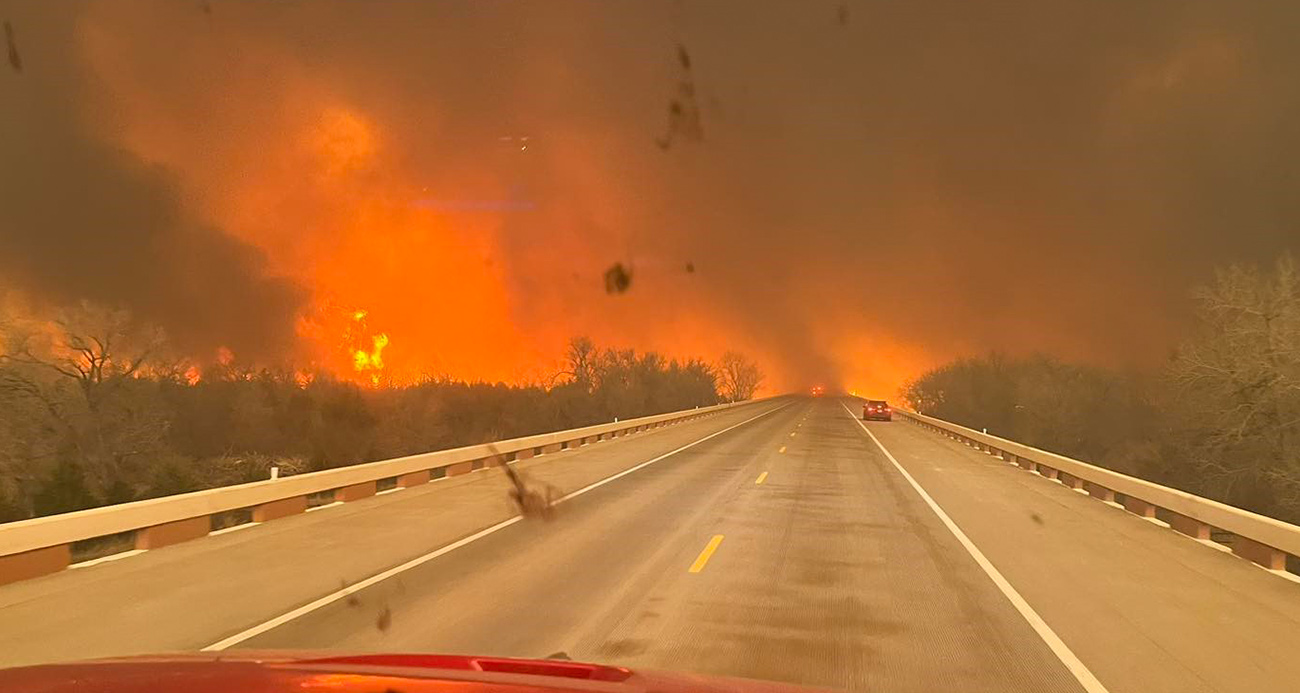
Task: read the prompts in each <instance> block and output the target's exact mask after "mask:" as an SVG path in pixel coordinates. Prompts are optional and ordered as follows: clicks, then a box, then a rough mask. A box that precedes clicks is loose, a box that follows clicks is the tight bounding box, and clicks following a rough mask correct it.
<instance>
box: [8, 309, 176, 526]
mask: <svg viewBox="0 0 1300 693" xmlns="http://www.w3.org/2000/svg"><path fill="white" fill-rule="evenodd" d="M3 328H4V329H3V335H2V336H3V340H4V341H3V344H4V346H3V348H2V353H0V367H3V369H4V378H3V383H2V384H0V388H3V390H4V393H5V394H4V397H5V398H6V399H14V398H21V399H23V400H24V401H26V402H28V403H29V405H30V406H33V407H36V408H38V409H39V410H40V411H41V412H42V414H43V415H44V417H45V419H46V421H48V426H49V427H50V428H51V429H54V431H55V432H56V436H55V442H54V443H53V445H54V446H55V451H54V452H55V454H56V456H57V459H56V460H54V464H55V465H56V466H58V465H62V468H63V469H65V470H71V471H67V472H66V474H67V475H68V478H69V479H71V478H73V477H77V478H80V479H82V480H83V481H84V482H85V485H86V487H87V492H89V493H90V494H92V495H93V496H95V497H97V498H99V499H101V500H108V499H117V500H123V499H126V498H124V497H129V496H130V495H131V494H132V493H136V492H139V491H140V490H141V485H142V484H143V481H142V479H143V477H144V476H145V475H147V470H146V467H147V466H148V465H149V463H151V462H152V461H153V460H154V458H156V456H157V455H159V454H160V453H161V452H162V451H164V450H165V448H166V444H165V440H164V438H165V435H166V431H167V418H166V415H165V412H164V411H163V409H162V406H161V404H160V402H158V400H157V391H156V383H155V382H153V381H150V380H148V379H146V378H143V377H142V376H144V375H146V374H147V373H148V369H149V367H150V366H151V364H153V363H155V362H157V360H158V359H159V358H160V357H161V356H162V354H163V349H164V340H163V335H162V332H161V331H160V330H158V329H157V328H155V327H152V326H150V325H147V324H144V323H141V322H138V321H136V320H134V319H133V318H132V317H131V316H130V314H129V313H127V312H126V311H123V310H118V309H113V308H106V307H103V306H98V305H95V304H92V303H88V302H82V303H78V304H76V305H74V306H71V307H68V308H65V309H63V310H61V311H59V313H58V315H57V317H56V318H55V319H54V320H52V321H48V322H43V321H37V320H23V319H19V318H16V317H15V316H6V319H5V320H4V321H3Z"/></svg>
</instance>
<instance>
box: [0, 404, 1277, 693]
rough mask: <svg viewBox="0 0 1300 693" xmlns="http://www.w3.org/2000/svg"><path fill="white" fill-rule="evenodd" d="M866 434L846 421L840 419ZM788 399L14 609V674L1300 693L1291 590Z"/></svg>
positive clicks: (7, 618) (141, 570)
mask: <svg viewBox="0 0 1300 693" xmlns="http://www.w3.org/2000/svg"><path fill="white" fill-rule="evenodd" d="M846 404H847V405H848V406H846ZM852 406H853V404H852V402H851V401H847V400H845V401H841V400H839V399H836V398H831V397H825V398H783V399H778V400H774V401H769V402H764V403H759V404H754V405H751V406H748V407H740V408H737V409H734V410H728V411H726V412H725V413H722V414H719V415H717V416H714V417H709V418H706V419H702V420H699V421H694V422H690V423H687V424H682V425H679V426H673V427H668V428H663V429H657V430H654V431H651V432H647V433H642V434H638V435H636V436H632V437H629V438H626V439H621V440H615V441H607V442H601V443H595V444H591V445H588V446H585V447H583V448H580V449H578V450H572V451H566V452H561V453H554V454H549V455H544V456H541V457H538V458H534V459H531V460H527V461H524V462H520V463H519V464H518V467H519V468H520V469H522V470H523V471H524V472H525V473H526V474H527V475H528V476H529V477H530V478H531V479H533V480H534V481H537V482H543V483H548V484H551V485H553V486H554V487H555V488H556V489H557V491H558V493H560V494H565V500H564V501H563V502H562V503H561V504H560V505H559V506H557V512H556V515H555V518H554V519H552V520H550V521H544V520H535V519H519V518H517V517H516V515H515V511H514V509H513V507H512V506H511V503H510V501H509V500H508V497H507V484H506V480H505V479H504V475H502V474H501V473H500V472H499V470H495V469H487V470H483V471H481V472H477V473H474V474H469V475H466V476H463V477H456V478H453V479H446V480H442V481H438V482H435V483H431V484H428V485H425V486H421V487H418V488H412V489H406V490H402V491H400V492H397V493H391V494H385V495H381V496H377V497H374V498H370V499H367V500H364V501H358V502H355V503H348V504H344V505H340V506H335V507H330V508H325V509H322V510H319V511H314V512H309V513H306V514H304V515H300V516H295V517H291V518H286V519H283V520H277V521H276V522H273V523H269V524H266V525H262V526H253V527H250V528H248V529H241V530H238V531H235V532H230V533H226V534H221V535H215V536H210V537H208V538H206V539H200V540H196V541H191V542H186V543H183V544H178V545H175V546H169V547H165V548H163V549H158V550H154V551H148V552H145V553H143V554H140V555H135V556H131V557H128V558H124V559H122V560H120V561H111V562H105V563H102V564H100V565H95V566H91V567H87V568H78V569H73V570H68V571H64V572H62V573H58V574H54V575H49V576H46V577H42V578H38V579H33V580H28V581H24V582H19V583H14V584H10V585H4V586H0V665H12V664H19V663H32V662H41V661H51V660H60V659H72V658H84V657H93V656H108V655H117V654H131V653H144V652H157V651H168V650H197V649H202V648H207V649H225V648H251V649H269V648H291V649H316V648H325V649H332V650H345V651H359V650H360V651H436V652H452V653H477V654H492V655H514V656H529V657H540V656H547V655H551V654H553V653H556V652H564V653H566V654H567V655H568V656H569V657H572V658H573V659H580V660H590V661H599V662H606V663H612V664H623V665H627V666H631V667H641V668H655V669H667V670H674V671H687V672H698V673H705V674H725V675H732V676H741V677H752V678H759V679H771V680H778V681H787V682H792V683H799V684H805V685H811V686H823V687H828V688H834V689H842V690H850V691H891V692H892V691H909V692H910V691H917V692H920V691H939V690H945V691H1024V692H1028V691H1111V692H1112V693H1121V692H1123V693H1129V692H1132V693H1137V692H1139V691H1142V692H1149V691H1180V692H1182V691H1289V690H1295V687H1296V685H1297V682H1300V657H1296V656H1295V654H1294V653H1296V652H1300V584H1295V583H1293V582H1290V581H1287V580H1285V579H1283V578H1280V577H1278V576H1276V575H1273V574H1270V573H1269V572H1267V571H1265V570H1262V569H1260V568H1258V567H1257V566H1254V565H1252V564H1250V563H1248V562H1246V561H1244V560H1241V559H1239V558H1237V557H1235V556H1232V555H1230V554H1226V553H1223V552H1221V551H1216V550H1214V549H1213V548H1210V547H1208V546H1206V545H1204V544H1203V543H1201V542H1197V541H1195V540H1193V539H1190V538H1187V537H1183V536H1180V535H1177V534H1175V533H1174V532H1172V531H1170V530H1168V529H1166V528H1163V527H1160V526H1157V525H1156V524H1154V523H1152V522H1148V521H1146V520H1143V519H1141V518H1138V517H1136V516H1133V515H1131V514H1129V513H1126V512H1124V511H1122V510H1119V509H1117V508H1115V507H1111V506H1109V505H1107V504H1105V503H1102V502H1100V501H1097V500H1095V499H1093V498H1090V497H1087V496H1084V495H1081V494H1079V493H1076V492H1074V491H1072V490H1071V489H1068V488H1065V487H1064V486H1062V485H1060V484H1055V483H1051V482H1050V481H1048V480H1046V479H1044V478H1042V477H1039V476H1038V475H1035V474H1032V473H1029V472H1025V471H1023V470H1020V469H1017V468H1016V467H1014V466H1012V465H1009V464H1007V463H1005V462H1002V461H1001V460H998V459H994V458H992V457H990V456H988V455H985V454H983V453H981V452H978V451H975V450H972V449H970V448H967V447H965V446H962V445H960V444H957V443H955V442H953V441H951V440H948V439H945V438H942V437H940V436H937V435H935V434H932V433H929V432H926V431H924V430H921V429H920V428H918V427H916V426H913V425H910V424H907V423H903V422H900V421H895V422H866V423H862V422H859V421H858V420H857V418H856V417H855V416H853V414H852V413H851V412H850V410H849V409H850V408H851V407H852Z"/></svg>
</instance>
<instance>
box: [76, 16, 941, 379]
mask: <svg viewBox="0 0 1300 693" xmlns="http://www.w3.org/2000/svg"><path fill="white" fill-rule="evenodd" d="M155 9H156V14H157V16H156V17H149V18H143V17H137V16H133V15H131V14H130V13H121V12H118V11H117V10H116V9H115V8H113V7H112V3H102V4H93V5H92V6H91V7H90V8H89V10H88V13H87V17H86V21H85V22H84V23H83V33H82V35H81V36H80V38H81V40H82V44H83V45H82V46H81V48H82V50H83V52H84V53H85V63H86V65H88V66H91V68H90V69H93V70H94V71H95V76H96V78H97V79H96V84H97V85H98V86H99V87H100V88H101V90H102V91H101V92H100V93H99V94H98V96H99V98H101V99H103V102H104V103H105V104H108V105H111V113H112V114H113V118H111V119H105V120H104V121H103V122H102V123H101V126H102V127H103V128H104V129H105V132H104V133H102V134H103V135H104V137H105V139H106V140H108V141H111V142H112V143H113V144H114V145H115V146H121V147H123V148H125V149H127V150H129V151H130V152H132V153H133V154H135V155H136V156H138V157H139V158H141V159H142V160H143V161H145V162H147V163H148V164H151V165H157V166H160V167H162V168H163V169H165V170H166V171H167V172H168V173H169V174H172V175H175V177H176V180H177V182H178V185H179V187H180V188H181V189H182V190H183V197H184V199H185V202H186V204H187V205H190V206H192V207H193V208H194V209H195V210H197V211H198V212H199V213H201V214H202V215H203V216H205V217H206V218H208V219H209V220H211V222H212V223H213V224H214V225H215V226H217V227H219V228H221V229H223V230H225V231H227V232H228V233H230V234H232V235H233V236H236V237H237V238H239V239H240V240H242V241H244V242H246V243H248V244H250V245H252V246H254V247H255V248H256V249H257V250H258V251H260V253H261V254H262V255H263V256H264V257H265V259H266V263H267V271H268V273H270V274H273V275H278V276H281V277H285V278H287V279H290V280H292V281H293V282H295V283H296V284H298V285H300V286H302V287H304V288H305V289H306V291H307V293H308V295H309V297H308V305H307V306H306V309H305V310H304V311H303V312H302V314H301V315H299V316H298V317H297V323H296V325H295V329H296V334H297V336H298V338H299V340H298V341H299V344H298V345H297V351H296V352H295V353H293V354H290V355H288V357H289V360H290V361H291V365H292V366H293V367H295V368H299V369H301V370H300V371H299V372H300V373H310V372H325V373H330V374H332V375H334V376H336V377H339V378H345V379H349V380H352V381H354V382H358V383H363V384H367V385H379V384H391V385H398V384H403V383H410V382H415V381H418V380H419V379H421V378H423V377H426V376H452V377H455V378H459V379H466V380H487V381H506V382H516V383H517V382H541V381H544V380H546V379H547V378H548V377H550V376H552V375H554V374H555V373H557V372H559V370H560V369H561V367H560V365H559V363H560V360H561V359H562V355H563V353H564V347H565V343H566V341H567V340H568V339H569V338H570V337H573V336H577V335H585V336H589V337H591V338H592V339H593V340H594V341H595V342H596V343H597V344H599V345H601V346H608V347H613V348H632V347H635V348H637V349H639V350H654V351H658V352H660V353H661V354H664V355H666V356H669V357H679V358H681V357H701V358H705V359H710V360H712V359H716V358H717V357H719V356H720V355H721V354H722V353H724V352H725V351H727V350H731V349H735V350H738V351H740V352H742V353H745V354H746V355H748V356H750V357H751V358H753V359H755V360H756V361H757V362H758V364H759V366H760V368H762V370H763V371H764V372H765V374H766V378H765V380H764V383H763V386H762V389H761V392H762V393H764V394H771V393H775V392H782V391H793V390H795V389H796V388H798V389H800V390H802V389H803V388H805V387H807V385H808V380H807V376H806V374H801V373H799V372H797V370H798V367H799V365H798V364H797V363H791V361H794V360H795V359H797V358H798V357H799V356H800V354H799V353H797V349H796V350H791V351H794V352H796V353H787V351H784V350H782V348H781V347H780V346H779V345H775V344H772V343H768V342H765V341H764V339H765V337H764V336H763V335H764V329H761V328H758V327H756V326H754V325H747V324H745V323H744V321H742V320H738V319H736V316H734V315H732V312H733V311H734V310H735V309H734V308H731V307H728V305H727V304H725V303H723V302H720V301H718V300H717V297H716V296H715V295H714V292H716V291H718V289H717V286H718V285H719V283H721V282H722V281H723V279H725V277H724V278H723V279H720V278H719V276H720V275H709V274H708V273H709V272H710V271H714V272H716V271H717V269H718V268H711V267H707V266H705V265H703V264H701V265H700V269H699V271H698V273H697V272H696V270H695V269H694V263H692V264H691V265H690V266H691V267H692V269H691V270H690V273H689V274H688V272H687V271H686V270H684V269H682V268H683V267H684V266H685V264H686V263H687V261H690V260H698V258H692V257H662V256H658V255H655V252H657V251H656V250H655V246H654V244H653V243H652V242H651V241H652V240H653V239H646V238H635V237H634V236H635V233H636V232H635V231H632V230H635V229H638V228H644V227H645V224H646V222H645V218H644V217H645V215H646V214H647V213H650V212H654V210H653V209H647V208H646V207H647V204H646V202H645V201H644V198H646V197H648V196H647V195H646V194H645V193H646V191H645V189H644V187H643V186H644V185H645V183H644V182H643V181H639V180H635V179H634V177H633V178H630V177H629V176H628V175H627V172H628V170H629V169H628V168H627V162H624V161H621V160H620V159H619V157H617V156H611V153H610V152H611V150H610V141H611V140H610V139H608V138H610V137H611V136H612V133H610V132H605V131H602V130H601V129H600V128H593V127H592V124H591V123H588V122H575V121H572V120H571V119H567V118H561V119H558V120H554V121H548V122H547V123H546V130H545V132H544V133H542V134H544V137H538V138H537V140H536V142H534V140H532V139H530V140H529V142H528V145H527V150H523V149H522V148H516V147H513V146H511V147H510V154H509V156H511V157H531V159H527V161H544V162H545V168H539V169H537V170H540V171H544V173H539V174H536V177H538V178H540V177H543V176H544V177H545V178H547V179H550V180H558V181H562V182H563V186H559V185H550V186H548V187H545V189H546V190H548V191H550V192H555V191H556V190H559V191H560V192H561V193H562V194H554V195H551V196H550V197H545V198H543V197H542V195H541V194H540V193H539V194H538V199H537V200H532V199H529V200H528V201H529V202H537V209H535V210H533V211H529V212H526V213H522V212H521V213H512V212H504V211H495V210H489V211H484V212H478V211H475V212H474V213H457V212H448V211H446V210H445V209H440V208H439V207H438V206H437V205H429V204H426V202H427V201H428V200H431V199H433V200H440V199H453V200H454V199H460V198H471V201H474V200H476V199H479V198H483V199H489V200H498V199H507V198H511V199H512V198H513V197H514V195H515V193H514V192H512V189H513V187H514V184H515V181H516V180H523V181H528V180H530V179H529V178H528V177H527V175H526V174H528V175H532V174H531V173H530V172H532V171H533V170H532V169H528V168H527V165H526V164H525V161H526V160H525V159H517V158H516V159H505V158H502V157H503V156H504V154H499V152H503V151H505V150H504V149H500V148H499V144H498V142H497V137H498V136H499V135H502V134H506V135H511V136H514V135H524V134H527V133H522V132H518V133H516V132H500V133H498V132H487V133H486V134H485V139H484V140H483V141H482V142H478V141H473V142H463V141H457V139H456V136H457V135H458V134H460V132H461V131H460V130H456V131H453V130H451V129H450V128H445V126H444V122H443V119H442V114H441V113H440V112H439V109H440V108H444V107H454V105H447V104H445V103H443V102H441V101H439V100H438V99H435V98H432V97H428V98H426V97H424V96H421V95H414V96H411V97H410V98H403V99H402V100H401V103H400V104H399V105H394V103H391V102H387V101H386V100H385V99H384V98H369V97H378V96H379V95H380V92H381V91H382V90H377V91H376V92H374V93H364V94H358V93H354V92H352V91H349V90H347V89H343V88H340V86H339V84H336V83H334V82H332V81H331V80H333V79H334V77H333V76H332V75H331V74H330V73H329V71H328V70H321V69H318V66H315V65H303V64H301V63H300V62H299V57H298V56H296V55H295V54H294V53H292V52H289V53H284V52H280V50H279V49H278V48H276V47H275V46H272V45H262V44H260V43H258V41H257V40H256V38H249V37H246V36H244V35H243V34H235V33H231V34H224V35H222V40H221V41H213V40H212V37H211V36H210V34H211V31H212V27H210V26H208V25H207V24H197V25H196V24H193V23H192V22H190V21H189V20H190V19H192V17H191V15H192V14H193V12H192V9H191V8H187V7H181V6H175V7H173V6H172V5H168V4H159V5H157V6H156V8H155ZM156 26H167V27H169V29H168V32H169V33H168V40H169V41H173V42H175V43H176V45H178V46H185V47H186V48H187V57H186V60H188V61H190V64H192V65H196V66H202V67H201V68H196V69H200V70H201V71H202V73H203V74H205V75H208V76H209V78H207V79H206V80H205V84H204V88H203V89H202V90H196V92H195V93H194V94H188V95H183V96H177V94H176V92H175V91H174V90H173V91H168V90H164V89H160V88H158V85H157V84H155V83H154V81H151V79H152V80H155V81H156V80H158V79H167V78H169V77H166V76H164V77H159V76H158V75H157V70H156V68H155V67H154V66H152V64H151V63H149V62H148V61H147V60H145V59H144V58H143V57H141V53H140V51H138V50H135V49H133V45H134V44H133V40H134V39H135V37H138V36H149V35H153V32H154V31H155V27H156ZM184 27H193V28H192V29H190V31H194V32H196V33H194V34H193V35H185V34H184V32H185V31H187V30H186V29H184ZM542 72H545V70H542ZM535 88H536V89H538V90H539V91H544V90H545V89H546V88H548V87H547V86H544V85H541V84H539V85H538V86H536V87H535ZM525 96H527V95H521V98H523V97H525ZM534 96H535V95H534ZM177 99H181V101H180V102H178V100H177ZM546 99H547V101H548V102H549V101H550V99H551V97H550V96H547V97H546ZM192 113H202V118H203V123H202V127H196V126H195V123H194V122H193V119H192V118H191V117H189V115H190V114H192ZM412 113H417V114H418V117H412ZM462 129H463V127H462ZM555 143H563V146H562V147H561V146H555ZM417 148H418V149H420V151H421V154H420V155H412V154H411V152H412V151H413V150H415V149H417ZM650 149H651V150H653V148H650ZM651 155H652V156H654V157H655V159H654V161H656V162H657V161H659V159H660V157H661V153H660V152H658V151H651ZM534 173H535V172H534ZM522 187H527V186H522ZM539 187H544V186H539ZM466 191H469V192H466ZM651 206H652V205H651ZM535 238H544V239H545V242H540V243H539V242H535V241H534V240H533V239H535ZM643 259H644V261H643ZM615 261H619V262H627V263H628V264H629V265H631V266H632V267H633V268H634V269H635V270H636V272H635V281H634V283H633V285H632V288H631V289H630V290H629V291H628V292H627V293H626V294H623V295H618V296H610V295H606V294H605V293H604V291H603V285H602V281H601V276H602V274H603V272H604V271H605V269H607V268H608V267H609V266H610V265H611V264H612V263H613V262H615ZM746 281H748V280H746ZM710 282H713V283H712V284H711V283H710ZM837 317H839V318H845V319H851V318H853V316H850V315H844V316H833V315H830V316H827V317H826V318H825V319H820V318H819V320H821V324H820V325H814V326H812V327H810V331H811V332H825V334H818V335H815V337H816V338H815V339H810V340H809V342H810V343H811V344H815V345H818V346H819V348H820V346H821V345H825V350H826V351H828V352H831V353H842V356H843V361H842V362H841V363H835V364H830V365H831V366H835V367H839V368H840V373H830V372H819V373H817V374H816V377H818V379H822V378H829V377H831V376H833V375H843V376H844V378H845V379H846V380H848V381H850V382H851V384H853V385H854V386H855V387H857V388H858V391H859V392H868V391H870V392H877V391H883V390H892V389H895V388H897V386H898V385H899V384H901V382H902V381H903V380H904V379H905V378H906V377H908V376H910V375H912V374H914V373H916V372H917V371H916V370H915V369H916V368H917V367H918V365H919V364H921V363H924V362H927V361H928V358H927V356H926V355H922V354H918V353H916V352H915V351H913V350H910V349H908V348H906V347H905V346H902V345H898V344H893V343H890V344H887V345H886V348H885V353H884V354H879V353H877V354H876V355H873V356H872V357H871V358H863V356H862V354H861V352H860V351H854V350H855V349H858V348H859V347H860V346H862V345H863V344H864V343H866V342H869V341H871V340H883V339H884V338H882V337H881V336H879V335H871V336H870V337H867V336H862V337H861V338H860V339H855V340H849V339H844V335H843V334H842V332H839V331H840V330H843V329H844V321H842V320H837V319H836V318H837ZM874 346H876V347H879V346H880V344H875V345H874ZM836 350H839V351H836ZM877 355H879V356H882V357H887V358H876V356H877ZM240 356H241V359H242V358H243V357H245V355H243V354H241V355H240ZM233 358H234V355H233V354H230V352H229V350H224V353H223V354H222V355H220V356H219V360H220V361H221V362H223V363H229V362H230V361H231V360H232V359H233ZM299 382H300V383H303V382H306V381H304V380H301V379H300V381H299ZM821 382H824V383H826V384H827V385H833V386H836V387H842V386H845V385H847V384H850V382H832V381H831V380H821Z"/></svg>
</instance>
